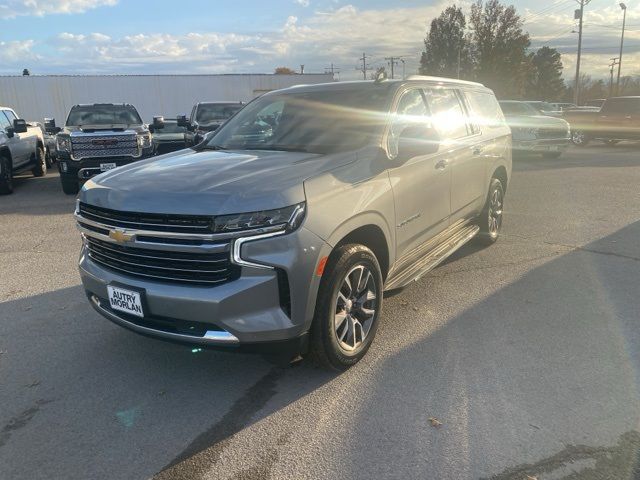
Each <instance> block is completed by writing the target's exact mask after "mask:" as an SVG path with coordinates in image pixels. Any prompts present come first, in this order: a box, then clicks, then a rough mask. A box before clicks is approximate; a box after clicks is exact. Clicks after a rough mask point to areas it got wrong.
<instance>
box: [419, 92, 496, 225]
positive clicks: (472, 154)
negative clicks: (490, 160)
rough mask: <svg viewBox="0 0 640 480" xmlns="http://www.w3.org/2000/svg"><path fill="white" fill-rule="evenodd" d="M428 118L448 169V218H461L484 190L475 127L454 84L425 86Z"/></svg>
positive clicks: (481, 155)
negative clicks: (437, 137)
mask: <svg viewBox="0 0 640 480" xmlns="http://www.w3.org/2000/svg"><path fill="white" fill-rule="evenodd" d="M425 96H426V99H427V105H428V106H429V109H430V111H431V118H432V121H433V124H434V126H435V128H436V129H437V130H438V132H439V133H440V138H441V139H442V146H441V149H442V151H443V152H446V161H447V165H448V166H447V168H449V169H450V170H451V192H450V196H451V221H452V222H453V221H456V220H458V219H460V218H465V217H467V216H469V215H470V214H471V213H473V212H474V211H476V210H477V209H478V206H479V205H480V206H481V204H482V201H483V199H484V196H485V194H486V192H485V186H484V182H485V162H484V155H485V152H484V148H485V146H484V145H482V144H481V135H480V130H479V128H477V127H475V126H473V125H471V124H470V122H469V120H468V117H467V113H466V102H465V101H464V99H463V98H462V97H461V93H460V92H459V90H457V89H455V88H440V87H437V88H435V87H434V88H427V89H425Z"/></svg>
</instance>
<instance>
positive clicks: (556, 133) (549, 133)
mask: <svg viewBox="0 0 640 480" xmlns="http://www.w3.org/2000/svg"><path fill="white" fill-rule="evenodd" d="M538 138H545V139H552V138H553V139H559V138H569V135H568V133H567V130H566V129H559V128H540V129H538Z"/></svg>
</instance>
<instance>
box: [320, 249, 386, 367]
mask: <svg viewBox="0 0 640 480" xmlns="http://www.w3.org/2000/svg"><path fill="white" fill-rule="evenodd" d="M381 308H382V273H381V271H380V265H379V264H378V260H377V259H376V256H375V255H374V254H373V252H372V251H371V250H369V249H368V248H367V247H365V246H363V245H359V244H349V245H343V246H341V247H339V248H338V249H337V250H335V251H334V252H333V253H332V254H331V257H330V258H329V262H328V263H327V265H326V267H325V272H324V274H323V276H322V280H321V281H320V290H319V292H318V298H317V301H316V311H315V314H314V318H313V324H312V327H311V345H310V353H311V355H312V357H313V358H314V359H315V360H316V361H317V362H318V363H320V364H321V365H322V366H324V367H328V368H330V369H333V370H339V371H343V370H346V369H348V368H349V367H351V366H352V365H355V364H356V363H357V362H358V361H359V360H360V359H361V358H362V357H363V356H364V355H365V354H366V353H367V350H368V349H369V347H370V346H371V342H372V341H373V338H374V336H375V334H376V330H377V328H378V319H379V317H380V310H381Z"/></svg>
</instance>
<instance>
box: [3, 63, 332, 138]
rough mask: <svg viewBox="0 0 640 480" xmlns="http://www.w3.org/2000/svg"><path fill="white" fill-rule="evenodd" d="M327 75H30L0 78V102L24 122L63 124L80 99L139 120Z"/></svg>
mask: <svg viewBox="0 0 640 480" xmlns="http://www.w3.org/2000/svg"><path fill="white" fill-rule="evenodd" d="M332 81H333V77H332V75H331V74H306V73H305V74H302V75H274V74H239V75H234V74H230V75H42V76H38V75H34V76H0V105H4V106H6V107H11V108H13V109H14V110H16V112H17V113H18V115H20V116H21V117H23V118H24V119H26V120H28V121H42V120H43V118H45V117H50V118H51V117H53V118H55V119H56V122H57V123H58V125H62V124H63V123H64V121H65V119H66V116H67V113H68V112H69V109H70V108H71V106H73V105H75V104H78V103H101V102H102V103H131V104H133V105H135V106H136V108H137V109H138V111H139V112H140V115H141V116H142V118H143V120H144V121H146V122H150V121H151V120H152V118H153V116H154V115H164V116H165V117H167V118H170V117H175V116H176V115H179V114H186V115H188V114H189V113H190V112H191V108H192V107H193V105H194V104H195V103H197V102H204V101H216V100H232V101H235V100H237V101H244V102H247V101H249V100H251V99H252V98H255V97H257V96H259V95H261V94H263V93H265V92H268V91H271V90H277V89H279V88H286V87H290V86H292V85H300V84H311V83H324V82H332Z"/></svg>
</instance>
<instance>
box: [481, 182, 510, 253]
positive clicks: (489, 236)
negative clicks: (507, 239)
mask: <svg viewBox="0 0 640 480" xmlns="http://www.w3.org/2000/svg"><path fill="white" fill-rule="evenodd" d="M503 207H504V188H503V187H502V182H501V181H500V180H498V179H497V178H492V179H491V183H490V184H489V194H488V195H487V202H486V203H485V206H484V208H483V209H482V213H481V214H480V216H479V217H478V226H479V227H480V233H479V234H478V241H479V242H480V243H483V244H484V245H491V244H492V243H495V241H496V240H498V237H499V236H500V229H501V228H502V209H503Z"/></svg>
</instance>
